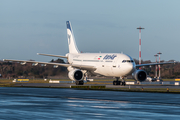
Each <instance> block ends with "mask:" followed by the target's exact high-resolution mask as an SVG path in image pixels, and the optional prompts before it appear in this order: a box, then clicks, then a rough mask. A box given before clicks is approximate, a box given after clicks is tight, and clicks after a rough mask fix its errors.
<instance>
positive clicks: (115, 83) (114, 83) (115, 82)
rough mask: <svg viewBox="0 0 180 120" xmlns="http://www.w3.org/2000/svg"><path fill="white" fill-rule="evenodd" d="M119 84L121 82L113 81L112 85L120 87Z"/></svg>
mask: <svg viewBox="0 0 180 120" xmlns="http://www.w3.org/2000/svg"><path fill="white" fill-rule="evenodd" d="M120 84H121V81H116V80H115V81H113V85H120Z"/></svg>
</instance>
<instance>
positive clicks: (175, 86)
mask: <svg viewBox="0 0 180 120" xmlns="http://www.w3.org/2000/svg"><path fill="white" fill-rule="evenodd" d="M14 86H16V87H59V88H71V86H80V85H75V84H74V83H73V84H65V83H64V84H59V83H16V84H15V85H14ZM81 86H105V87H106V88H107V89H118V88H121V89H122V88H126V89H132V88H141V89H142V88H143V89H146V88H148V89H154V88H160V89H163V88H164V89H167V88H168V89H179V90H180V86H179V85H126V86H120V85H107V84H84V85H81Z"/></svg>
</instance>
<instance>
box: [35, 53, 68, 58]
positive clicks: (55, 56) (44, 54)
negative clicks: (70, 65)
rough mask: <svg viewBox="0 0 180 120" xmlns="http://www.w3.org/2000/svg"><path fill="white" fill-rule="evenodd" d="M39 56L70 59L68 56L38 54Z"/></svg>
mask: <svg viewBox="0 0 180 120" xmlns="http://www.w3.org/2000/svg"><path fill="white" fill-rule="evenodd" d="M37 55H44V56H51V57H60V58H68V57H67V56H61V55H50V54H43V53H37Z"/></svg>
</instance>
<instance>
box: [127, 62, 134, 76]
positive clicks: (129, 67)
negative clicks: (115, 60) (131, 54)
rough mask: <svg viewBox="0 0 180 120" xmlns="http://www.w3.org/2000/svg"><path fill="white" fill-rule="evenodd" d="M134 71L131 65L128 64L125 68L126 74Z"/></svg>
mask: <svg viewBox="0 0 180 120" xmlns="http://www.w3.org/2000/svg"><path fill="white" fill-rule="evenodd" d="M133 69H134V66H133V64H132V63H128V64H127V66H126V72H127V73H128V74H129V73H131V72H132V71H133Z"/></svg>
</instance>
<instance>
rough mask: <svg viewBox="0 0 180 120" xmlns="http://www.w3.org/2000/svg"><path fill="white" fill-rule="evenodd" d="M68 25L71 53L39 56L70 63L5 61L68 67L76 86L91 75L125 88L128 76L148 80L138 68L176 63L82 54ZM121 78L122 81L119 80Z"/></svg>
mask: <svg viewBox="0 0 180 120" xmlns="http://www.w3.org/2000/svg"><path fill="white" fill-rule="evenodd" d="M66 25H67V39H68V46H69V53H67V54H66V55H65V56H62V55H51V54H42V53H37V54H38V55H44V56H52V57H60V58H66V59H67V61H68V63H49V62H38V61H25V60H11V59H3V61H12V62H20V63H21V64H26V63H33V65H38V64H42V65H44V66H46V65H54V66H55V67H58V66H64V67H67V69H68V71H69V73H68V77H69V78H70V79H71V80H73V81H75V83H76V85H83V84H84V80H87V77H88V76H89V75H101V76H106V77H115V78H116V80H114V81H113V85H123V86H125V85H126V82H125V80H124V78H125V77H126V76H127V75H132V77H133V78H134V79H135V80H136V81H139V82H142V81H145V80H146V79H147V73H146V71H144V70H142V69H138V67H142V66H151V65H161V64H171V63H175V62H166V63H149V64H139V65H136V64H135V62H134V60H133V59H132V58H131V57H130V56H129V55H127V54H123V53H81V52H80V51H79V50H78V48H77V46H76V41H75V37H74V33H73V29H72V27H71V23H70V21H66ZM120 78H121V79H122V80H119V79H120Z"/></svg>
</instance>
